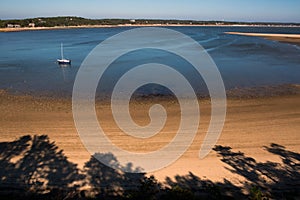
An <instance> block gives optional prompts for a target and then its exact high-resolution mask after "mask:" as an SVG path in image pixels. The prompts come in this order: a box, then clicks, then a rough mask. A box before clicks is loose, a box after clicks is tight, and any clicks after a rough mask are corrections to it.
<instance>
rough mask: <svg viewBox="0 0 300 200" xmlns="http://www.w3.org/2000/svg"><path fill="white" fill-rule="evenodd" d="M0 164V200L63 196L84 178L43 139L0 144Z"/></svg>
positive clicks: (31, 138)
mask: <svg viewBox="0 0 300 200" xmlns="http://www.w3.org/2000/svg"><path fill="white" fill-rule="evenodd" d="M0 163H1V172H0V189H1V195H2V196H5V195H6V194H7V195H8V196H9V197H11V195H12V194H14V195H17V194H18V195H20V194H26V195H27V194H29V193H30V194H40V193H45V192H46V191H47V192H48V193H49V194H50V195H51V193H60V194H62V195H65V194H63V193H70V191H74V190H76V189H77V188H79V187H80V184H81V182H82V181H83V180H84V177H85V176H84V175H83V174H81V173H80V172H79V169H78V168H77V165H76V164H74V163H71V162H69V161H68V159H67V157H66V156H65V155H64V154H63V151H62V150H59V149H58V147H57V146H56V145H55V143H54V142H50V141H49V138H48V136H46V135H41V136H34V137H31V136H29V135H27V136H23V137H21V138H20V139H18V140H16V141H13V142H2V143H0ZM62 189H63V190H64V192H63V191H62Z"/></svg>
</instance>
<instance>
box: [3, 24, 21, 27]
mask: <svg viewBox="0 0 300 200" xmlns="http://www.w3.org/2000/svg"><path fill="white" fill-rule="evenodd" d="M6 27H7V28H21V25H20V24H7V25H6Z"/></svg>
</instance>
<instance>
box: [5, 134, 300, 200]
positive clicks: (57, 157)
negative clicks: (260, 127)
mask: <svg viewBox="0 0 300 200" xmlns="http://www.w3.org/2000/svg"><path fill="white" fill-rule="evenodd" d="M264 149H265V150H266V151H268V152H270V153H271V154H274V155H277V156H279V157H280V158H281V160H282V162H281V163H275V162H270V161H268V162H257V161H256V160H255V159H254V158H251V157H247V156H246V155H245V154H244V153H242V152H235V151H233V150H232V149H231V147H228V146H216V147H215V148H214V151H216V152H217V153H218V155H219V156H221V161H222V162H224V163H226V169H227V170H229V171H230V172H231V173H233V174H237V175H239V176H241V177H243V179H241V184H240V185H241V186H236V185H234V184H233V183H231V182H230V181H229V180H227V179H225V178H224V181H223V182H213V181H211V180H207V179H201V178H199V177H198V176H196V175H195V174H193V173H192V172H190V173H189V174H187V175H183V176H182V175H176V176H175V177H167V178H166V179H165V181H164V182H163V183H161V182H159V181H157V180H156V179H155V177H154V176H150V177H149V176H146V174H144V173H140V172H141V168H134V167H133V165H132V163H127V164H126V165H125V166H122V165H121V164H120V163H119V162H118V159H117V158H116V157H115V156H114V155H113V154H111V153H105V154H102V153H97V154H95V155H94V156H92V157H91V158H90V160H89V161H87V162H86V163H85V165H84V168H83V169H82V170H79V169H78V168H77V165H76V164H74V163H72V162H70V161H68V159H67V157H66V156H65V155H64V153H63V151H62V150H59V149H58V147H57V146H56V145H55V143H54V142H51V141H50V140H49V138H48V136H46V135H42V136H33V137H31V136H23V137H21V138H19V139H18V140H15V141H13V142H1V143H0V166H1V170H0V198H1V199H144V200H147V199H268V198H272V199H297V198H299V197H300V194H299V188H300V183H299V182H300V181H299V180H300V154H299V153H296V152H292V151H289V150H287V149H285V147H283V146H281V145H278V144H271V145H270V146H265V147H264ZM97 158H98V159H99V158H101V160H105V161H106V163H109V164H110V165H112V166H114V169H112V168H110V167H108V166H106V165H104V164H102V163H101V162H99V161H98V159H97ZM122 169H126V171H130V172H133V173H124V172H123V171H122ZM242 180H245V181H242ZM245 191H246V192H245Z"/></svg>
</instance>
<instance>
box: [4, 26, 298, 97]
mask: <svg viewBox="0 0 300 200" xmlns="http://www.w3.org/2000/svg"><path fill="white" fill-rule="evenodd" d="M128 29H130V28H128V27H122V28H94V29H69V30H43V31H25V32H8V33H0V52H1V54H0V88H1V89H9V91H11V92H13V93H29V94H34V95H50V96H51V95H63V96H70V95H71V93H72V88H73V83H74V79H75V76H76V73H77V71H78V69H79V67H80V65H81V63H82V61H83V60H84V59H85V57H86V56H87V55H88V54H89V52H90V51H91V50H92V49H93V48H94V47H96V45H98V44H99V43H100V42H102V41H103V40H105V39H106V38H108V37H110V36H113V35H115V34H117V33H120V32H122V31H125V30H128ZM172 29H174V30H176V31H180V32H182V33H184V34H187V35H188V36H190V37H192V38H193V39H194V40H196V41H197V42H199V43H200V44H201V45H202V46H203V47H204V48H205V49H206V51H207V52H208V53H209V54H210V56H211V57H212V58H213V60H214V62H215V63H216V65H217V67H218V69H219V71H220V73H221V75H222V78H223V81H224V84H225V87H226V89H231V88H235V87H253V86H262V85H279V84H285V83H298V84H299V83H300V78H299V77H300V48H299V46H296V45H292V44H285V43H279V42H276V41H269V40H265V39H263V38H257V37H246V36H238V35H227V34H224V32H228V31H241V32H262V33H298V34H299V33H300V28H275V27H265V28H262V27H173V28H172ZM61 42H63V43H64V54H65V57H66V58H70V59H71V60H72V66H71V67H59V66H58V65H57V63H56V62H55V61H56V59H57V58H59V57H60V43H61ZM174 45H178V47H177V48H180V45H182V44H177V43H176V41H174ZM149 62H158V63H163V64H167V65H174V66H175V68H176V69H178V70H179V71H180V72H181V73H183V74H184V73H186V74H187V76H189V77H192V78H191V80H190V81H191V82H192V85H193V87H194V89H195V91H196V92H197V93H204V92H206V87H205V83H204V82H203V81H199V77H198V76H195V77H194V78H193V74H194V71H193V70H192V69H191V67H190V66H189V64H188V63H187V62H185V61H184V60H181V59H178V58H176V56H174V55H172V54H170V53H167V52H163V51H158V50H149V49H148V50H141V51H136V52H130V53H128V54H126V55H125V56H122V57H120V58H119V59H118V60H117V61H116V62H115V63H114V67H112V68H111V69H110V70H108V71H107V72H106V79H103V80H101V81H102V83H104V84H102V85H104V87H102V88H98V91H99V92H100V93H105V92H107V91H110V90H111V89H112V87H113V86H114V83H115V82H116V81H117V80H118V78H119V77H120V76H121V75H122V73H124V72H125V71H126V70H129V69H130V68H131V67H133V66H136V65H138V64H144V63H149ZM158 73H159V72H158ZM200 79H201V78H200ZM100 83H101V82H100ZM139 92H140V93H143V94H150V93H151V94H160V93H162V94H165V93H169V91H168V89H166V88H164V87H159V86H157V85H148V86H145V87H143V88H141V89H140V90H139Z"/></svg>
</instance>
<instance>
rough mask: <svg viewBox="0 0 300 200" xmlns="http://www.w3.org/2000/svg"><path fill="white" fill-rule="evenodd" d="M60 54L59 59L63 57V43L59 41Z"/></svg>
mask: <svg viewBox="0 0 300 200" xmlns="http://www.w3.org/2000/svg"><path fill="white" fill-rule="evenodd" d="M60 54H61V59H62V60H63V59H64V52H63V43H60Z"/></svg>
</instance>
